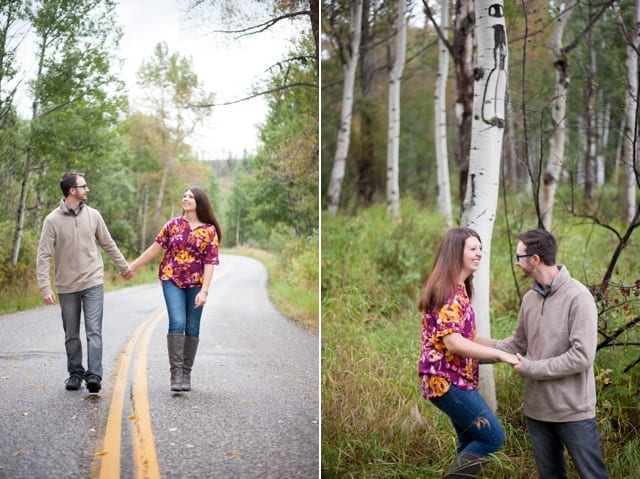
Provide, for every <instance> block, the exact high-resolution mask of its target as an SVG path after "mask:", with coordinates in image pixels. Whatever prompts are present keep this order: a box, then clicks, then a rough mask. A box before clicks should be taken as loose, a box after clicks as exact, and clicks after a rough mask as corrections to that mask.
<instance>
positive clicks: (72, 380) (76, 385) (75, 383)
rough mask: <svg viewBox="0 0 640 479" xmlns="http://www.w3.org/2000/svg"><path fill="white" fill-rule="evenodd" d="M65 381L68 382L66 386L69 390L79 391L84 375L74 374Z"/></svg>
mask: <svg viewBox="0 0 640 479" xmlns="http://www.w3.org/2000/svg"><path fill="white" fill-rule="evenodd" d="M64 383H65V384H66V386H65V387H66V388H67V391H77V390H78V389H80V386H81V385H82V376H78V375H77V374H72V375H71V376H69V379H67V380H66V381H65V382H64Z"/></svg>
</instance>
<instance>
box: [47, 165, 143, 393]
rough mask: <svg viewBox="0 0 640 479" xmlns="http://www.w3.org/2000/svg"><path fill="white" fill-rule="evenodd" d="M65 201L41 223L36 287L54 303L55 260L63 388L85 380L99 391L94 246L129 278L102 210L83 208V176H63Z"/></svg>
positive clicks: (99, 274) (99, 301) (100, 270)
mask: <svg viewBox="0 0 640 479" xmlns="http://www.w3.org/2000/svg"><path fill="white" fill-rule="evenodd" d="M60 188H61V189H62V194H63V195H64V198H63V199H62V200H61V201H60V206H59V207H58V208H56V209H55V210H53V211H52V212H51V213H49V215H48V216H47V217H46V219H45V220H44V224H43V225H42V233H41V236H40V244H39V245H38V254H37V263H36V272H37V277H38V287H39V288H40V293H41V295H42V299H43V300H44V302H45V303H46V304H56V298H55V296H54V294H53V290H52V288H51V282H50V279H49V278H50V275H49V272H50V267H51V259H52V258H53V259H54V260H55V285H56V289H57V290H58V298H59V300H60V310H61V312H62V327H63V328H64V333H65V349H66V351H67V370H68V371H69V378H68V379H67V380H66V382H65V384H66V389H67V390H78V389H80V386H81V385H82V380H83V379H84V380H85V381H86V385H87V389H88V390H89V392H90V393H97V392H98V391H100V388H101V381H102V309H103V303H104V288H103V283H104V264H103V261H102V256H101V254H100V250H99V248H98V246H100V247H101V248H102V249H103V250H104V251H106V252H107V254H108V255H109V257H110V258H111V259H112V260H113V262H114V263H115V264H116V266H117V268H118V270H119V272H120V274H121V275H123V276H124V278H125V279H130V278H131V277H132V276H133V273H132V272H131V270H130V268H129V264H128V263H127V261H126V260H125V258H124V256H123V255H122V253H121V252H120V250H119V249H118V246H117V245H116V243H115V241H113V239H112V238H111V235H110V234H109V230H108V229H107V226H106V225H105V223H104V220H103V219H102V215H101V214H100V212H99V211H98V210H96V209H94V208H91V207H90V206H87V205H86V204H85V201H86V200H87V195H88V193H89V186H87V183H86V181H85V179H84V174H82V173H67V174H66V175H64V176H63V177H62V180H61V181H60ZM81 310H84V324H85V330H86V335H87V369H86V370H85V369H84V367H83V366H82V343H81V342H80V312H81Z"/></svg>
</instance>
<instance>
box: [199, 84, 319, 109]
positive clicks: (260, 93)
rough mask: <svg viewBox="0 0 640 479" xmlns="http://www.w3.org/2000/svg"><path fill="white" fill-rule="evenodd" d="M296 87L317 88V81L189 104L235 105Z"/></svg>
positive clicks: (204, 105)
mask: <svg viewBox="0 0 640 479" xmlns="http://www.w3.org/2000/svg"><path fill="white" fill-rule="evenodd" d="M297 87H308V88H318V84H317V83H307V82H297V83H288V84H286V85H282V86H279V87H276V88H270V89H269V90H263V91H260V92H257V93H254V94H253V95H249V96H246V97H244V98H240V99H238V100H231V101H225V102H222V103H199V104H197V105H190V106H192V107H194V108H213V107H216V106H227V105H235V104H237V103H242V102H243V101H247V100H252V99H253V98H257V97H259V96H262V95H269V94H271V93H276V92H279V91H284V90H288V89H290V88H297Z"/></svg>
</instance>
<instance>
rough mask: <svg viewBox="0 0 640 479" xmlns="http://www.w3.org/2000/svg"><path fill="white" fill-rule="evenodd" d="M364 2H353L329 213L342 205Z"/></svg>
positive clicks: (330, 186) (334, 211)
mask: <svg viewBox="0 0 640 479" xmlns="http://www.w3.org/2000/svg"><path fill="white" fill-rule="evenodd" d="M362 4H363V0H356V1H355V2H352V3H351V24H350V28H349V30H350V33H351V58H349V60H348V61H347V63H346V64H345V65H343V69H344V86H343V90H342V112H341V114H340V128H339V129H338V141H337V147H336V156H335V158H334V160H333V168H332V169H331V180H330V181H329V189H328V191H327V209H328V210H329V213H331V214H332V215H335V214H336V213H337V212H338V206H339V205H340V194H341V193H342V182H343V180H344V171H345V168H346V164H347V154H348V153H349V142H350V140H351V120H352V110H353V85H354V83H355V80H356V68H357V66H358V57H359V55H360V37H361V33H362Z"/></svg>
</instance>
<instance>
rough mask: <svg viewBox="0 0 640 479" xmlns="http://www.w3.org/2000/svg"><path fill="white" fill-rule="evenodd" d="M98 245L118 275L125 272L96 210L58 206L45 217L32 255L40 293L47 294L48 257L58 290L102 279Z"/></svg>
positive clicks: (124, 264)
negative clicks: (53, 270)
mask: <svg viewBox="0 0 640 479" xmlns="http://www.w3.org/2000/svg"><path fill="white" fill-rule="evenodd" d="M98 247H101V248H102V249H103V250H104V251H105V252H106V253H107V254H108V255H109V257H110V258H111V259H112V260H113V262H114V263H115V265H116V267H117V268H118V271H119V272H120V274H126V273H127V272H128V271H129V264H128V263H127V260H126V259H125V258H124V256H123V255H122V253H121V252H120V250H119V249H118V246H117V245H116V243H115V241H113V239H112V238H111V234H109V230H108V229H107V226H106V225H105V223H104V220H103V219H102V215H101V214H100V212H99V211H98V210H96V209H94V208H91V207H90V206H87V205H82V206H81V208H80V211H79V212H78V214H77V215H76V214H74V212H73V211H72V210H69V209H68V208H67V205H66V204H65V202H64V199H63V200H61V201H60V206H59V207H58V208H56V209H55V210H53V211H52V212H51V213H49V215H48V216H47V217H46V218H45V220H44V224H43V225H42V233H41V236H40V244H39V245H38V253H37V258H36V273H37V277H38V287H39V288H40V293H41V295H42V296H46V295H47V294H51V293H52V292H53V291H52V288H51V281H50V268H51V259H52V258H53V259H55V285H56V289H57V290H58V293H63V294H64V293H75V292H78V291H83V290H85V289H87V288H91V287H93V286H97V285H99V284H102V283H103V282H104V263H103V261H102V255H101V254H100V249H99V248H98Z"/></svg>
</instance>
